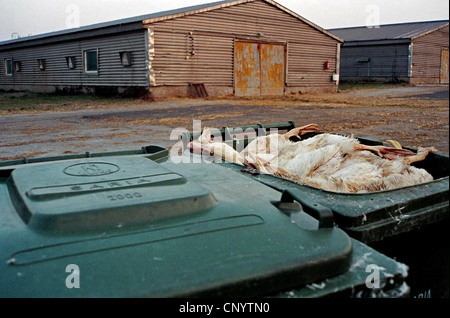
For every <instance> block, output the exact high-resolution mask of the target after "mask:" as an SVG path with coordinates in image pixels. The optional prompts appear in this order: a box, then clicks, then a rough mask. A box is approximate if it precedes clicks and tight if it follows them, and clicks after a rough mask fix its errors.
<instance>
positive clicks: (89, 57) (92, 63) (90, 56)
mask: <svg viewBox="0 0 450 318" xmlns="http://www.w3.org/2000/svg"><path fill="white" fill-rule="evenodd" d="M84 71H85V72H86V73H97V72H98V51H97V50H88V51H84Z"/></svg>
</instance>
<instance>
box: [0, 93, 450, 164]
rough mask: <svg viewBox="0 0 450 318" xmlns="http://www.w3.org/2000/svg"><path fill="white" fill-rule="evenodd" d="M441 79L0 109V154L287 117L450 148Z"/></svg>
mask: <svg viewBox="0 0 450 318" xmlns="http://www.w3.org/2000/svg"><path fill="white" fill-rule="evenodd" d="M448 100H449V93H448V86H425V87H422V86H418V87H411V86H407V87H398V88H386V89H379V90H365V91H356V92H355V91H351V92H344V93H340V94H334V95H332V94H330V95H327V96H306V95H305V96H296V97H287V98H281V99H255V100H252V99H234V98H223V99H206V100H205V99H177V100H166V101H156V102H145V101H136V103H135V104H134V103H127V104H125V105H124V104H111V105H108V107H100V108H96V107H91V108H90V109H81V110H75V111H57V112H48V111H46V112H32V113H30V112H26V113H19V114H12V115H2V116H0V132H1V133H0V160H8V159H15V158H21V157H24V156H26V157H42V156H57V155H64V154H73V153H84V152H86V151H90V152H103V151H117V150H130V149H140V148H141V147H143V146H147V145H149V144H157V145H161V146H165V147H169V148H170V147H171V146H173V145H174V144H175V143H176V136H172V138H171V134H172V132H173V130H174V129H175V128H183V129H186V130H189V131H192V130H193V123H194V122H193V121H194V120H201V126H202V128H203V127H206V126H210V127H215V128H221V127H223V126H228V127H235V126H240V125H252V124H256V123H263V124H267V123H281V122H287V121H291V120H292V121H294V122H295V123H296V124H297V126H299V125H305V124H309V123H317V124H319V126H320V128H321V129H322V130H324V131H332V132H337V133H344V134H351V133H353V134H355V135H356V136H359V137H365V138H369V139H376V140H386V139H396V140H398V141H399V142H400V143H401V144H403V145H404V146H410V147H414V148H416V147H419V146H435V147H436V148H438V150H439V152H440V153H442V154H445V155H448V154H449V144H448V140H449V107H448Z"/></svg>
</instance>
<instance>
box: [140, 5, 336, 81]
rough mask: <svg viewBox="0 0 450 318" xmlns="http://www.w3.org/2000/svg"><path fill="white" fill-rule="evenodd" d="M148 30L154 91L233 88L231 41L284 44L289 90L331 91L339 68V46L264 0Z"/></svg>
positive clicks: (173, 21) (163, 22) (185, 17)
mask: <svg viewBox="0 0 450 318" xmlns="http://www.w3.org/2000/svg"><path fill="white" fill-rule="evenodd" d="M150 26H151V27H152V28H153V29H154V45H155V56H154V60H153V61H152V65H151V67H152V71H153V72H154V76H155V81H154V83H153V85H155V86H161V85H187V84H188V83H189V82H201V83H205V84H207V85H208V86H214V85H216V86H222V87H223V86H226V87H233V85H234V83H233V64H234V63H233V55H234V53H233V52H234V42H235V41H249V42H252V41H256V42H262V43H264V42H268V43H284V44H286V47H287V63H286V65H287V72H286V86H287V87H305V86H314V87H330V86H331V87H333V86H335V83H334V82H333V81H332V75H333V73H335V72H336V68H337V62H336V61H337V59H336V56H337V50H338V45H340V44H339V42H338V41H337V40H335V39H333V38H331V37H330V36H327V35H326V34H324V33H322V32H320V31H319V30H317V29H314V28H313V27H311V26H310V25H308V24H306V23H304V22H303V21H300V20H299V19H297V18H296V17H294V16H292V15H290V14H288V13H286V12H284V11H282V10H280V9H278V8H277V7H275V6H273V5H271V4H269V3H267V2H264V1H255V2H250V3H243V4H239V5H234V6H230V7H225V8H220V9H216V10H211V11H208V12H203V13H198V14H195V15H188V16H184V17H178V18H176V19H169V20H164V21H159V22H155V23H153V24H150V25H148V27H150ZM190 32H192V35H190ZM258 34H260V36H258ZM192 51H194V52H195V55H192V54H191V53H192ZM326 61H329V63H330V69H329V70H325V63H326Z"/></svg>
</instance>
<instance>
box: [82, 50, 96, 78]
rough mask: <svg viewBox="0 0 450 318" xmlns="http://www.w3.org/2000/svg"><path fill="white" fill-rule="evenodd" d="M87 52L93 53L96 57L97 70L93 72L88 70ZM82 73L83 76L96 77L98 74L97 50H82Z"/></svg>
mask: <svg viewBox="0 0 450 318" xmlns="http://www.w3.org/2000/svg"><path fill="white" fill-rule="evenodd" d="M89 52H95V53H96V57H97V63H96V64H97V69H96V70H95V71H93V70H88V53H89ZM83 60H84V61H83V71H84V73H85V74H90V75H97V74H98V70H99V63H98V62H99V58H98V49H89V50H84V51H83Z"/></svg>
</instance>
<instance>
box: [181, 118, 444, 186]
mask: <svg viewBox="0 0 450 318" xmlns="http://www.w3.org/2000/svg"><path fill="white" fill-rule="evenodd" d="M315 131H318V127H317V125H316V124H311V125H306V126H303V127H300V128H295V129H293V130H291V131H289V132H288V133H286V134H271V135H268V136H264V137H258V138H256V139H255V140H253V141H252V142H251V143H250V144H249V145H248V146H247V147H246V148H245V149H244V150H243V151H242V152H241V153H238V152H237V151H235V150H234V149H233V148H232V147H231V146H228V145H227V144H225V143H215V142H212V139H211V136H210V130H209V129H205V131H204V133H203V134H202V136H201V137H200V138H199V140H198V141H196V142H193V143H191V144H190V150H191V152H197V153H199V149H200V151H202V152H203V153H204V152H205V151H206V152H208V153H209V154H210V155H213V156H216V157H219V158H223V159H225V160H227V161H231V162H234V163H237V164H240V165H246V166H248V167H251V168H253V169H257V170H259V171H261V172H262V173H269V174H273V175H277V176H281V177H283V178H286V179H290V180H293V181H296V182H299V183H302V184H306V185H309V186H312V187H317V188H320V189H324V190H328V191H334V192H345V193H363V192H374V191H383V190H390V189H396V188H400V187H405V186H411V185H415V184H420V183H424V182H428V181H431V180H433V177H432V176H431V175H430V174H429V173H428V172H427V171H426V170H424V169H418V168H416V167H414V166H411V163H413V162H416V161H421V160H424V159H425V158H426V156H427V155H428V153H429V152H432V151H436V149H435V148H434V147H430V148H419V149H418V152H417V153H414V152H412V151H409V150H406V149H402V147H401V145H400V144H399V143H398V142H395V141H389V143H390V144H391V145H393V147H386V146H367V145H362V144H360V143H359V141H358V140H357V139H355V138H353V137H345V136H340V135H334V134H328V133H323V134H319V135H316V136H314V137H312V138H308V139H305V140H302V135H304V134H305V133H307V132H315ZM292 140H298V141H297V142H294V141H292Z"/></svg>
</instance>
